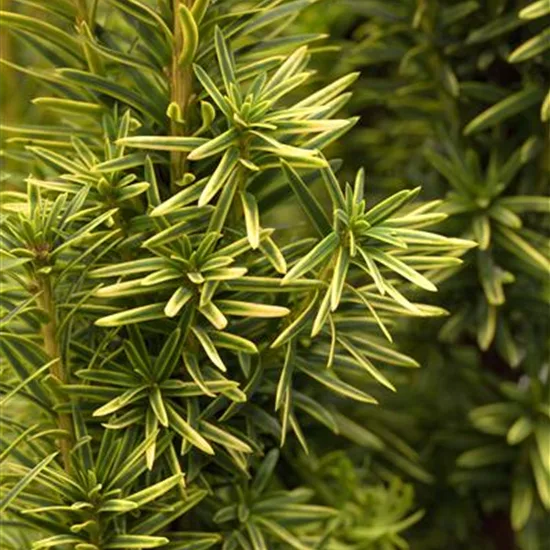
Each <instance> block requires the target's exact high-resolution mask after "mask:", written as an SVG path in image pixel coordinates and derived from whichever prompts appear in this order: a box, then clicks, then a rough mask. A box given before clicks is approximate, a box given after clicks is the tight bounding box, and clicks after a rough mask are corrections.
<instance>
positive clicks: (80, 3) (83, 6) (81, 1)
mask: <svg viewBox="0 0 550 550" xmlns="http://www.w3.org/2000/svg"><path fill="white" fill-rule="evenodd" d="M75 3H76V20H77V23H82V22H84V23H87V22H88V5H87V2H86V0H75Z"/></svg>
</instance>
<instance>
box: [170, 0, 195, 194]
mask: <svg viewBox="0 0 550 550" xmlns="http://www.w3.org/2000/svg"><path fill="white" fill-rule="evenodd" d="M180 4H185V5H186V6H187V7H188V8H190V7H191V6H192V5H193V0H173V10H174V46H173V54H172V71H171V98H170V99H171V101H172V102H173V103H175V104H176V105H178V107H179V108H180V111H181V115H182V118H183V119H184V120H185V117H186V111H187V107H188V105H189V100H190V98H191V94H192V93H193V77H192V73H191V68H190V66H187V67H182V66H181V65H180V64H179V61H178V60H179V56H180V53H181V49H182V46H183V40H184V36H183V34H182V30H181V25H180V22H179V15H178V8H179V6H180ZM170 133H171V135H173V136H183V135H185V122H184V123H181V122H178V121H177V120H172V121H171V123H170ZM186 161H187V155H186V154H185V153H182V152H180V151H172V153H171V159H170V167H171V170H170V175H171V182H170V187H171V189H172V190H175V184H176V181H178V180H180V179H181V178H182V177H183V174H184V173H185V164H186Z"/></svg>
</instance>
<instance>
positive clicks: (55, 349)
mask: <svg viewBox="0 0 550 550" xmlns="http://www.w3.org/2000/svg"><path fill="white" fill-rule="evenodd" d="M39 284H40V290H41V291H42V293H41V294H40V297H39V298H38V302H39V305H40V307H41V308H42V309H43V310H44V311H45V312H46V313H47V314H48V322H47V323H46V324H44V325H42V338H43V341H44V351H45V352H46V355H47V356H48V357H49V358H50V359H57V361H56V362H55V363H54V364H53V365H52V367H51V369H50V374H51V375H52V376H53V377H54V378H55V379H57V380H59V381H60V382H61V383H63V384H64V383H65V382H67V375H66V372H65V369H64V366H63V362H62V359H61V353H60V350H59V345H58V343H57V321H56V315H55V300H54V296H53V290H52V284H51V280H50V278H49V277H47V276H46V277H43V278H42V279H41V280H40V283H39ZM57 425H58V427H59V428H60V429H61V430H64V431H65V432H67V433H68V434H69V439H66V438H61V439H59V440H58V442H57V444H58V447H59V450H60V452H61V458H62V460H63V464H64V466H65V470H67V471H69V470H70V465H71V460H70V459H71V456H70V451H71V447H72V437H73V425H72V419H71V417H70V415H68V414H66V413H59V414H58V416H57Z"/></svg>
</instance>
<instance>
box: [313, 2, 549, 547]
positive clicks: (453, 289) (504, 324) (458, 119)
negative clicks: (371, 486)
mask: <svg viewBox="0 0 550 550" xmlns="http://www.w3.org/2000/svg"><path fill="white" fill-rule="evenodd" d="M331 9H332V10H333V12H332V14H331V18H324V17H322V16H320V14H318V13H317V12H316V11H315V10H309V13H308V16H307V18H306V19H304V20H303V21H304V23H303V24H304V25H309V26H310V27H312V26H313V27H314V28H317V29H319V30H322V31H330V32H331V34H332V35H333V36H332V37H333V39H334V42H335V43H336V44H338V45H339V46H340V47H341V48H342V49H343V52H342V51H340V52H339V53H331V50H330V48H327V49H326V50H325V53H324V54H323V55H324V56H325V59H324V61H321V60H319V61H318V65H317V66H321V63H325V65H323V67H324V70H325V71H327V72H330V74H332V75H334V77H335V78H336V77H338V76H339V75H340V74H344V73H345V72H348V71H360V72H361V75H362V76H361V79H360V80H359V84H358V86H357V88H358V93H357V94H355V95H354V98H353V99H352V101H351V102H350V104H348V110H347V112H348V113H349V114H350V115H351V114H353V115H357V114H361V115H363V116H362V120H363V121H367V122H365V123H362V124H359V125H357V126H356V127H355V128H354V129H353V130H352V132H351V133H350V134H349V139H348V138H346V139H345V140H343V141H344V142H343V141H342V140H341V141H340V142H339V143H337V144H335V148H338V147H339V146H340V145H342V148H341V149H338V151H339V152H341V153H342V155H343V156H344V158H345V160H346V166H350V165H353V163H354V162H355V159H357V158H359V154H358V153H359V151H364V156H363V157H362V158H361V162H366V163H367V165H368V166H369V168H370V170H369V174H370V176H371V179H372V181H373V186H374V188H375V189H376V190H377V192H378V193H381V192H383V191H385V190H387V189H395V188H396V186H398V185H401V184H402V179H403V178H405V181H411V182H412V181H418V179H419V178H420V179H421V180H422V181H425V182H427V185H425V187H424V189H425V190H426V191H427V192H428V193H429V194H433V196H434V197H440V198H443V197H444V203H443V205H442V210H443V211H445V212H447V213H448V214H450V216H449V218H448V219H447V221H446V222H444V225H442V226H441V227H440V228H441V230H443V231H444V232H445V233H446V234H449V235H454V236H457V237H459V236H460V237H463V238H464V237H466V238H472V239H474V240H476V241H477V242H478V243H479V247H478V249H477V250H476V251H475V252H473V253H472V254H469V255H468V256H467V257H466V261H465V262H464V264H463V265H461V266H457V267H450V268H448V269H447V268H445V269H443V270H440V271H439V273H430V279H431V280H432V281H434V282H436V283H437V284H438V286H439V287H440V290H441V294H440V297H438V303H439V304H440V305H444V306H445V307H446V308H447V309H448V310H449V311H450V312H451V315H450V316H449V317H448V318H447V319H444V320H443V321H442V322H441V323H437V322H436V323H435V324H433V325H431V329H430V330H426V329H424V328H423V329H420V330H417V329H416V327H415V325H413V324H410V323H408V324H406V325H404V326H403V327H402V331H401V334H402V338H403V339H406V340H408V341H409V345H408V346H407V347H409V346H410V349H411V350H414V353H415V356H416V357H417V358H418V359H419V360H420V361H421V362H422V364H423V365H424V366H425V369H422V371H419V372H418V376H417V377H416V380H415V383H414V384H410V386H409V389H408V391H407V392H399V393H398V394H396V395H395V396H392V398H391V399H390V400H386V401H385V402H384V406H387V407H388V408H389V409H390V411H391V413H392V414H396V413H397V411H399V413H400V420H399V422H398V423H396V424H395V426H396V427H397V431H398V433H399V434H400V435H402V436H403V437H406V438H407V439H408V441H409V442H410V443H411V445H413V446H414V448H415V449H417V451H418V452H420V453H421V455H422V456H423V457H424V459H425V462H424V465H425V466H426V467H427V468H428V470H429V471H430V472H432V473H433V474H434V476H435V477H436V479H437V488H436V489H435V490H434V489H433V488H430V489H429V490H428V491H424V490H423V489H422V487H420V486H418V491H417V495H418V496H419V497H420V501H421V502H422V503H423V505H425V506H427V507H428V512H427V515H426V519H425V521H424V522H423V523H422V524H420V528H421V531H422V532H421V533H417V535H418V537H417V536H415V535H413V538H412V540H413V541H414V542H413V545H414V544H417V545H418V546H419V547H421V548H423V549H424V548H434V549H439V548H442V547H445V548H471V547H480V545H481V544H483V543H482V542H481V541H480V537H481V538H483V539H488V541H487V542H488V544H489V546H490V547H491V548H498V549H499V550H500V549H502V548H516V547H520V548H524V549H526V548H528V549H541V548H546V545H547V542H546V541H547V540H548V538H549V537H548V532H547V525H548V513H549V510H550V508H549V507H548V503H547V502H546V496H545V495H546V493H547V491H546V488H547V487H548V484H549V483H550V480H549V479H548V465H549V464H550V462H549V457H550V446H549V445H550V443H548V441H547V437H548V433H549V431H548V427H547V426H546V423H545V422H544V417H548V406H549V404H550V394H549V393H548V387H547V382H548V298H549V295H548V273H549V269H550V264H549V258H550V253H549V249H548V236H549V233H548V219H549V218H548V213H549V212H550V199H549V197H548V184H549V183H550V167H549V164H548V159H549V158H550V156H549V154H548V151H549V135H550V133H549V126H548V120H549V99H550V95H549V88H550V81H549V80H548V75H549V74H550V72H549V71H550V65H549V59H550V57H549V55H548V52H549V50H548V48H549V46H550V41H549V40H548V28H549V22H550V4H548V2H546V1H535V2H532V1H525V2H519V3H513V2H507V1H505V0H503V1H499V0H497V1H494V2H493V1H491V2H475V1H474V2H470V1H465V2H460V1H457V2H438V1H429V2H414V1H409V0H396V1H394V2H387V3H380V2H376V1H368V0H358V1H355V0H349V1H347V2H345V3H342V4H340V5H339V6H332V8H331ZM330 69H334V70H330ZM365 157H366V161H365ZM433 331H438V332H439V339H436V338H433V334H434V332H433ZM426 335H427V336H428V338H426ZM402 343H404V342H403V340H402ZM451 387H452V388H459V390H458V389H457V391H456V392H449V391H442V390H441V388H451ZM451 393H453V395H450V394H451ZM419 403H420V404H419ZM497 405H498V406H497ZM411 409H412V410H413V412H411ZM433 410H437V411H438V412H439V414H433V413H432V411H433ZM425 411H430V412H429V413H428V414H426V412H425ZM497 411H498V414H497ZM372 413H374V414H372ZM489 413H491V414H489ZM493 413H494V415H493ZM377 414H380V413H379V411H378V410H377V411H374V410H373V411H372V412H371V411H370V410H365V411H364V414H359V413H358V414H357V415H355V417H354V419H355V420H356V421H357V422H361V423H364V424H366V425H369V423H371V422H372V421H373V420H376V419H377V417H376V415H377ZM411 417H413V419H412V420H411ZM407 418H408V420H407ZM521 419H523V420H521ZM491 422H493V424H491ZM515 422H517V423H518V424H517V426H516V428H515V429H514V430H512V431H511V435H510V436H508V430H510V429H511V428H512V426H513V425H514V423H515ZM507 423H509V424H507ZM528 426H531V427H532V429H528ZM535 426H537V430H536V431H535V428H534V427H535ZM536 433H538V435H535V434H536ZM520 436H521V437H520ZM518 438H519V439H518ZM536 441H540V442H541V443H540V445H539V447H537V446H536ZM536 449H538V451H536ZM443 456H444V457H445V458H444V459H442V457H443ZM453 463H454V465H453V466H452V467H450V466H449V465H450V464H453ZM537 479H538V480H539V482H538V485H537V481H536V480H537ZM537 487H539V488H540V489H541V491H540V492H539V491H538V489H537ZM434 494H435V495H437V497H434ZM439 495H441V497H440V498H439ZM545 502H546V504H545ZM472 509H476V511H477V513H474V514H472ZM456 517H459V518H460V521H456ZM449 518H453V519H452V520H450V519H449ZM449 523H452V524H453V526H455V529H453V531H452V532H449V531H447V530H446V528H447V526H448V525H449Z"/></svg>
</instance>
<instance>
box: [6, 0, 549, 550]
mask: <svg viewBox="0 0 550 550" xmlns="http://www.w3.org/2000/svg"><path fill="white" fill-rule="evenodd" d="M150 3H151V4H152V5H153V4H154V3H155V2H154V1H153V0H150ZM0 4H1V8H2V10H12V11H13V10H16V11H20V12H22V13H29V12H35V13H36V12H38V11H40V2H39V1H31V0H25V1H23V0H18V1H15V0H1V2H0ZM102 9H104V10H109V6H108V3H106V2H99V10H102ZM288 31H289V32H296V31H298V32H301V33H323V34H326V35H328V38H324V39H322V40H318V41H316V42H314V44H313V45H312V52H315V55H314V57H313V66H314V68H315V69H316V70H317V73H316V76H315V78H314V79H313V85H314V86H317V87H318V86H319V85H322V84H326V83H328V82H330V81H332V80H334V79H335V78H337V77H340V76H342V75H344V74H347V73H349V72H351V71H359V72H360V74H361V76H360V78H359V80H358V82H357V83H356V84H355V87H354V95H353V98H352V99H351V101H350V102H349V104H348V105H347V106H346V111H347V112H346V115H349V116H360V117H361V118H360V121H359V122H358V123H357V125H356V126H355V127H354V129H353V130H352V131H350V132H349V133H347V134H346V135H345V136H344V137H343V138H342V139H340V140H338V141H337V142H336V143H334V144H332V145H331V148H330V150H329V151H328V152H327V157H329V158H341V159H343V160H344V167H345V172H344V176H347V178H348V179H349V180H350V181H352V178H353V174H354V173H355V171H356V170H357V169H358V168H359V167H361V166H364V167H365V169H366V174H367V180H366V181H367V183H366V189H367V193H368V194H369V196H370V197H371V200H373V199H372V197H373V196H375V197H376V196H378V195H380V196H382V195H388V194H389V193H391V192H395V191H398V190H401V189H404V188H410V187H415V186H417V185H422V186H423V191H422V193H423V197H424V198H426V199H441V200H442V201H443V207H444V209H445V210H446V211H448V212H449V213H450V214H452V215H451V216H450V218H449V220H448V221H446V222H445V223H444V225H443V226H442V228H441V230H442V231H443V232H445V233H446V234H448V235H451V236H456V237H464V238H470V239H474V240H476V241H477V242H478V243H479V247H478V249H477V250H474V251H472V252H470V253H469V255H468V256H467V257H466V262H465V264H464V265H463V266H460V267H459V268H453V269H452V270H441V271H439V272H437V273H434V274H433V277H435V278H434V279H433V280H435V281H439V283H440V288H441V293H440V295H439V296H438V297H437V303H438V304H439V305H443V306H444V307H445V308H446V309H447V310H448V311H449V312H450V315H449V316H448V317H446V318H444V319H443V320H438V319H436V320H432V321H429V322H426V321H425V322H423V323H422V324H421V325H419V324H418V323H417V322H415V320H414V318H413V320H412V321H404V322H403V323H402V324H401V326H400V327H399V336H398V338H397V340H398V342H399V344H400V346H401V347H402V349H403V350H404V351H405V352H406V353H408V354H409V355H411V356H412V357H414V358H415V359H416V360H417V361H418V362H419V363H420V364H421V365H422V368H421V369H418V370H411V369H407V370H405V371H403V370H402V371H399V372H397V371H396V374H395V377H394V380H396V381H397V384H396V385H397V386H398V388H399V391H398V392H397V393H396V394H395V395H391V396H388V395H387V394H386V393H384V395H383V398H381V399H380V402H381V403H382V405H381V406H380V407H378V408H372V407H352V406H350V407H349V410H348V411H346V412H347V417H345V418H344V417H343V418H342V425H341V426H339V427H340V432H341V434H342V437H340V438H336V437H335V436H331V437H330V438H326V432H324V431H322V428H320V427H319V426H312V427H311V432H308V439H311V440H312V441H313V442H314V444H313V445H312V454H311V456H310V457H308V458H305V457H304V456H303V455H301V454H300V451H299V450H298V449H297V448H293V446H292V444H291V445H290V447H288V448H287V449H286V450H285V451H284V453H283V458H284V459H285V461H286V463H287V464H292V465H293V469H292V473H290V474H287V473H286V472H285V473H284V475H289V476H291V477H292V476H295V477H296V479H295V480H294V481H295V482H296V484H302V483H303V484H305V485H308V486H310V487H312V488H313V489H314V492H315V495H316V496H315V499H314V500H315V501H316V502H319V503H321V504H327V505H330V506H337V507H346V508H347V509H349V510H351V512H350V514H348V515H347V516H346V517H347V518H354V524H353V525H346V526H341V525H336V524H335V525H334V526H333V529H334V530H335V531H334V532H336V533H338V530H339V529H341V531H342V539H341V540H342V546H334V548H338V549H339V548H355V549H357V550H359V549H361V548H369V549H370V548H380V549H381V550H386V549H391V548H404V547H405V546H406V544H407V543H406V542H405V540H406V541H407V542H408V544H409V546H410V548H412V549H418V550H441V549H443V548H445V549H446V550H467V549H472V548H477V549H487V550H490V549H492V550H513V549H516V548H519V549H521V550H544V549H548V548H550V516H549V510H550V382H549V363H548V334H549V332H548V331H549V326H548V321H549V316H548V311H549V310H548V306H549V303H548V302H549V297H550V285H549V277H548V275H549V271H548V269H549V263H548V256H549V245H548V236H549V229H550V226H549V217H548V212H549V199H548V189H549V187H548V184H549V179H550V126H549V119H550V101H549V95H548V94H549V85H550V1H548V0H538V1H535V2H529V1H527V0H525V1H524V0H519V1H510V0H478V1H475V0H465V1H462V0H384V1H378V0H342V1H339V2H332V1H329V0H320V1H319V2H316V3H314V4H312V5H311V6H310V7H309V8H307V9H306V10H304V12H303V13H301V14H300V16H299V17H298V18H296V19H292V20H289V27H288ZM0 37H1V38H0V40H1V42H0V44H1V46H0V47H1V56H2V59H3V60H5V61H4V62H3V67H2V79H1V80H0V92H1V101H0V105H1V123H2V140H3V144H5V143H6V142H7V143H10V145H13V144H16V145H17V143H18V142H19V143H21V144H24V143H26V142H25V137H24V136H23V137H21V136H20V135H16V134H15V133H13V132H12V131H11V128H10V125H11V124H14V123H15V122H17V124H31V123H32V124H33V125H37V124H41V123H45V122H51V121H52V120H55V118H53V117H52V115H51V114H48V112H47V111H44V110H41V109H38V108H37V107H36V106H35V105H33V104H32V103H31V101H30V100H31V98H32V97H34V96H35V95H37V86H38V85H39V84H37V81H36V80H34V79H33V78H30V77H28V76H24V75H21V74H20V73H18V72H16V71H14V70H12V69H11V68H10V63H16V64H17V65H21V66H23V67H26V66H30V65H32V66H33V67H36V66H37V63H39V61H38V60H37V59H36V56H35V55H34V53H33V49H32V47H21V44H22V42H21V41H19V40H18V38H21V37H18V36H17V32H15V33H9V32H6V29H5V28H2V29H1V33H0ZM48 117H52V118H51V119H50V118H48ZM2 163H3V169H4V171H5V173H20V174H21V175H22V177H25V176H26V175H27V174H28V172H29V171H30V170H29V166H28V157H27V156H26V153H25V151H24V149H23V148H19V149H13V148H10V150H9V152H8V150H7V149H6V148H4V147H3V149H2ZM344 180H345V177H344ZM276 215H277V216H279V217H280V219H281V220H283V221H282V222H281V221H279V223H280V224H282V223H284V220H287V221H288V222H289V223H290V222H291V221H293V220H294V219H295V216H296V212H295V211H293V210H292V209H291V207H289V206H287V207H286V210H285V211H284V212H277V213H276ZM423 298H424V297H423ZM369 391H371V393H372V394H373V395H375V396H376V395H377V392H380V389H379V388H378V387H374V385H373V388H369ZM327 406H328V404H327ZM350 419H351V420H350ZM306 428H307V426H306ZM315 430H318V431H319V434H318V436H317V437H316V434H315ZM404 457H405V458H404ZM279 468H281V466H279ZM226 498H227V499H228V502H231V499H232V498H233V497H232V496H231V495H230V494H229V493H228V494H227V495H226ZM335 501H338V502H337V503H336V502H335ZM418 510H424V512H423V513H419V512H418ZM383 526H386V527H387V529H384V528H383ZM369 529H370V531H369ZM361 530H362V531H361ZM358 540H361V541H363V542H361V543H360V542H357V541H358ZM364 541H367V542H364ZM331 548H333V547H332V546H331Z"/></svg>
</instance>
